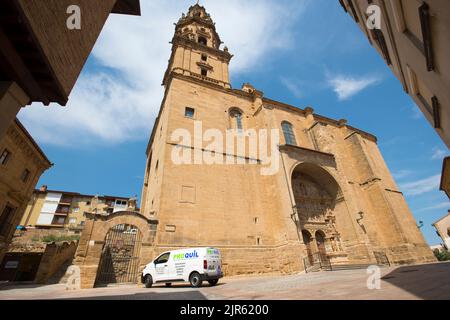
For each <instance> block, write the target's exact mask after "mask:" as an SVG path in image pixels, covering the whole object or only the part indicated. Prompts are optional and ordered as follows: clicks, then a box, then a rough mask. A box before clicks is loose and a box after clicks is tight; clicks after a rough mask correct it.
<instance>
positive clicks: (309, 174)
mask: <svg viewBox="0 0 450 320" xmlns="http://www.w3.org/2000/svg"><path fill="white" fill-rule="evenodd" d="M292 191H293V194H294V199H295V208H296V212H297V217H298V227H299V229H300V230H302V235H303V239H304V243H305V245H306V251H307V257H308V260H309V262H311V265H313V262H314V263H315V262H319V261H320V262H321V264H324V263H326V262H327V261H328V260H329V258H328V254H331V253H332V252H331V251H333V252H334V251H336V252H337V251H338V250H339V248H340V247H339V246H332V247H330V248H329V251H330V252H327V247H328V246H327V244H328V243H327V239H340V237H339V232H338V230H337V228H336V223H335V222H336V217H335V209H336V205H337V203H338V202H339V201H341V200H342V192H341V189H340V187H339V185H338V183H337V182H336V180H335V179H334V178H333V176H332V175H331V174H330V173H329V172H328V171H327V170H325V169H323V168H322V167H320V166H317V165H315V164H312V163H302V164H299V165H297V167H295V169H294V171H293V173H292ZM306 230H310V231H306ZM313 241H315V244H314V243H313ZM336 241H339V240H336Z"/></svg>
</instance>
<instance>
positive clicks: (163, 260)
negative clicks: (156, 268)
mask: <svg viewBox="0 0 450 320" xmlns="http://www.w3.org/2000/svg"><path fill="white" fill-rule="evenodd" d="M169 256H170V253H164V254H163V255H161V256H160V257H159V258H158V259H156V260H155V264H160V263H166V262H167V261H169Z"/></svg>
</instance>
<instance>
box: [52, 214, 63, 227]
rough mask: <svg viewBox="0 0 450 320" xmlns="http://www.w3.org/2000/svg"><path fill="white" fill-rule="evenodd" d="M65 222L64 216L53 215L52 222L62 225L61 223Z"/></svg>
mask: <svg viewBox="0 0 450 320" xmlns="http://www.w3.org/2000/svg"><path fill="white" fill-rule="evenodd" d="M65 222H66V217H61V216H55V217H54V218H53V221H52V224H55V225H58V226H62V225H64V223H65Z"/></svg>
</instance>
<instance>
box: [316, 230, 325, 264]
mask: <svg viewBox="0 0 450 320" xmlns="http://www.w3.org/2000/svg"><path fill="white" fill-rule="evenodd" d="M316 244H317V249H318V251H319V255H320V258H321V260H322V259H323V258H324V257H326V256H327V250H326V248H325V234H324V233H323V232H322V231H320V230H319V231H317V232H316Z"/></svg>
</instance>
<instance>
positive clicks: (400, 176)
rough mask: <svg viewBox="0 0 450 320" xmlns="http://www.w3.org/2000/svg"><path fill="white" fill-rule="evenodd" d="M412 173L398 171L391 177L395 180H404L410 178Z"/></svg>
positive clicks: (409, 171)
mask: <svg viewBox="0 0 450 320" xmlns="http://www.w3.org/2000/svg"><path fill="white" fill-rule="evenodd" d="M412 173H413V172H412V171H411V170H400V171H396V172H393V173H392V176H393V177H394V178H395V179H398V180H400V179H403V178H406V177H408V176H410V175H411V174H412Z"/></svg>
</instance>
